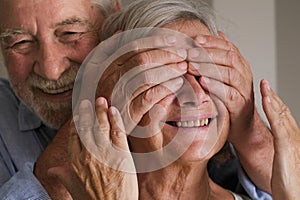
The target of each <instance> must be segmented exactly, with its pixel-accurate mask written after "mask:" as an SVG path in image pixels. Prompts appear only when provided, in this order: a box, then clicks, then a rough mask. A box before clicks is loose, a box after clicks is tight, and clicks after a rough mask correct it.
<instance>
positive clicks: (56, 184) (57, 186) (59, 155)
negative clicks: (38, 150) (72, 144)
mask: <svg viewBox="0 0 300 200" xmlns="http://www.w3.org/2000/svg"><path fill="white" fill-rule="evenodd" d="M69 135H70V134H69V124H68V123H67V124H66V125H65V126H63V127H62V128H61V130H59V131H58V133H57V134H56V136H55V137H54V139H53V141H52V142H51V143H50V144H49V145H48V146H47V148H46V149H45V150H44V152H43V153H42V154H41V155H40V157H39V158H38V160H37V161H36V164H35V168H34V174H35V176H36V177H37V179H38V180H39V181H40V182H41V184H42V185H43V187H44V188H45V189H46V191H47V193H48V194H49V196H50V197H51V199H54V200H56V199H57V200H61V199H72V197H71V196H70V194H69V192H68V191H67V189H66V188H65V186H64V185H63V184H61V182H60V181H59V180H58V179H57V178H56V177H53V176H51V175H50V174H49V173H48V170H49V169H50V168H52V167H56V166H60V165H64V164H65V163H66V162H67V159H68V140H69Z"/></svg>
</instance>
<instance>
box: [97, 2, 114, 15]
mask: <svg viewBox="0 0 300 200" xmlns="http://www.w3.org/2000/svg"><path fill="white" fill-rule="evenodd" d="M91 2H92V3H93V4H95V5H96V6H97V7H99V8H100V9H101V11H102V14H103V15H104V17H108V16H109V15H110V14H111V13H112V12H113V9H114V7H115V1H114V0H91Z"/></svg>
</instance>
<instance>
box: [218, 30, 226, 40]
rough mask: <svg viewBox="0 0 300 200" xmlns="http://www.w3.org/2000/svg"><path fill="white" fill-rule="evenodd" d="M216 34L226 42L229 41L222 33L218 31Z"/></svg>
mask: <svg viewBox="0 0 300 200" xmlns="http://www.w3.org/2000/svg"><path fill="white" fill-rule="evenodd" d="M218 34H219V36H220V37H221V38H223V39H224V40H226V41H229V38H228V37H227V36H226V35H225V33H223V32H222V31H218Z"/></svg>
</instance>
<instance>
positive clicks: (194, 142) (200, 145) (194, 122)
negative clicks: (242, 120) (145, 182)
mask: <svg viewBox="0 0 300 200" xmlns="http://www.w3.org/2000/svg"><path fill="white" fill-rule="evenodd" d="M163 28H167V29H171V30H175V31H178V32H181V33H183V34H185V35H187V36H189V37H191V38H194V37H195V36H197V35H199V34H202V35H211V33H210V32H209V30H208V28H207V27H206V26H205V25H203V24H202V23H200V22H199V21H184V22H183V21H182V22H176V23H172V24H169V25H167V26H164V27H163ZM183 46H184V45H183ZM194 47H195V46H194ZM202 52H203V49H202ZM187 63H188V61H187ZM183 78H184V85H183V87H182V88H181V89H180V90H179V91H177V92H176V94H175V96H176V98H175V99H174V100H171V101H170V98H165V99H164V100H162V101H161V102H159V103H158V104H157V106H155V107H154V108H152V110H150V111H149V112H148V113H147V114H146V115H145V116H144V118H143V120H142V124H143V122H144V124H147V126H148V129H147V130H148V131H149V132H150V134H151V135H152V137H149V138H146V139H137V138H130V142H131V144H132V149H133V151H135V152H139V153H141V152H143V153H145V152H149V151H150V149H151V148H148V149H147V147H149V146H151V147H152V150H153V148H156V149H155V150H158V149H164V148H166V146H168V145H169V144H172V148H173V150H171V151H169V150H170V149H169V150H166V151H162V152H169V153H170V152H172V153H173V152H181V153H180V160H184V161H197V160H203V159H205V160H207V159H209V158H210V157H212V156H213V155H214V154H215V153H216V152H217V151H219V150H220V148H221V147H222V146H223V145H224V143H225V141H226V138H227V134H228V127H229V118H228V114H227V112H225V111H224V107H223V106H221V107H223V109H219V105H221V104H220V103H216V102H215V98H213V99H214V100H213V99H212V97H211V96H210V95H209V94H208V92H207V91H205V90H204V89H203V88H202V87H201V85H200V84H199V77H195V76H194V75H191V74H189V73H187V74H186V75H185V76H184V77H183ZM217 105H218V106H217ZM221 110H222V111H221ZM162 112H163V113H164V114H162V115H161V114H159V113H162ZM162 116H163V117H162ZM149 124H150V125H149ZM172 148H171V149H172ZM146 149H147V150H146ZM175 154H176V153H175ZM168 156H169V155H168ZM171 156H172V155H171Z"/></svg>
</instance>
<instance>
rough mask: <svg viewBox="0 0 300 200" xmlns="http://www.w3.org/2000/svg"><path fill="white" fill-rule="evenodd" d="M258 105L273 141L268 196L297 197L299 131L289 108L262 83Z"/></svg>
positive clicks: (298, 185) (299, 185)
mask: <svg viewBox="0 0 300 200" xmlns="http://www.w3.org/2000/svg"><path fill="white" fill-rule="evenodd" d="M260 89H261V94H262V105H263V109H264V111H265V113H266V116H267V118H268V121H269V123H270V126H271V129H272V134H273V137H274V148H275V155H274V163H273V174H272V195H273V198H274V199H287V200H289V199H290V200H292V199H298V198H299V196H300V130H299V128H298V126H297V123H296V121H295V119H294V118H293V116H292V115H291V112H290V110H289V108H288V107H287V106H286V105H285V104H284V103H283V102H282V101H281V100H280V98H279V97H278V96H277V95H276V94H275V93H274V92H273V90H272V89H271V88H270V86H269V84H268V82H267V81H265V80H262V81H261V85H260Z"/></svg>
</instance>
